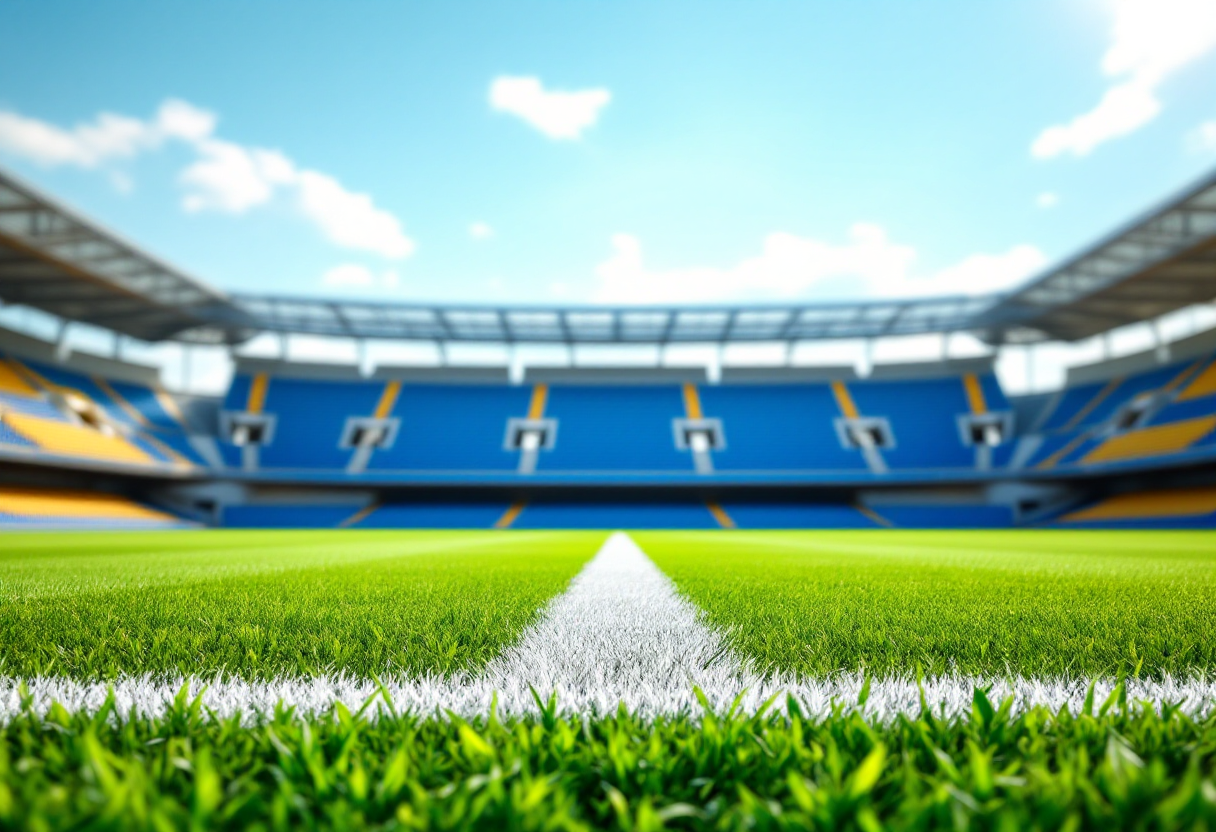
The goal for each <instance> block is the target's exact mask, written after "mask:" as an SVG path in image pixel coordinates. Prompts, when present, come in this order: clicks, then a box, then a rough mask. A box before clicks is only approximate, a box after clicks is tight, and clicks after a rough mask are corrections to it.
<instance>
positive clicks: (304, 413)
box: [223, 373, 1011, 476]
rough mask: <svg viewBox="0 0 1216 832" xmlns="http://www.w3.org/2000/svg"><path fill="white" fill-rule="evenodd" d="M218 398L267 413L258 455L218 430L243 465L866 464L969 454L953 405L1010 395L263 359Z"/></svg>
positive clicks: (955, 381) (959, 386)
mask: <svg viewBox="0 0 1216 832" xmlns="http://www.w3.org/2000/svg"><path fill="white" fill-rule="evenodd" d="M856 401H861V402H863V403H864V407H859V406H858V405H857V404H856V403H855V402H856ZM224 407H225V413H226V416H227V419H228V424H229V425H230V426H231V425H233V424H237V423H241V422H243V421H244V422H248V421H249V420H253V419H256V420H260V423H261V424H263V425H264V430H263V432H262V433H261V434H259V437H258V439H257V442H256V444H257V454H256V462H254V461H253V459H252V455H251V454H249V453H248V451H247V448H248V443H249V441H250V440H249V439H248V437H247V436H245V435H244V434H242V433H240V432H239V430H238V431H237V432H235V433H234V432H231V431H230V432H229V434H228V436H227V437H225V438H226V440H227V441H225V442H224V443H223V447H224V457H225V461H226V463H227V464H228V465H229V467H231V468H234V469H245V470H248V471H254V470H256V471H269V470H272V469H281V470H300V471H330V472H334V473H339V472H341V473H346V474H351V473H362V472H364V471H366V472H369V473H380V474H401V475H407V474H409V473H410V472H413V473H418V472H448V473H451V472H470V473H475V472H498V473H511V472H517V473H521V474H532V473H536V474H546V473H566V474H621V475H644V476H649V475H656V474H657V475H668V476H687V475H691V474H702V475H712V474H714V473H715V472H717V473H731V472H736V473H765V472H784V473H803V474H806V473H814V472H825V473H832V472H844V473H846V474H852V475H858V476H860V475H866V474H884V473H886V472H887V471H888V470H904V471H918V470H941V469H971V470H974V469H976V468H977V467H978V462H977V460H978V456H977V451H976V448H975V445H974V444H972V443H971V442H970V441H969V439H968V435H967V431H966V429H965V424H964V421H961V420H966V419H967V418H968V417H979V416H988V415H991V414H994V413H1000V414H1003V413H1006V412H1007V411H1008V402H1007V400H1006V399H1005V396H1004V394H1003V393H1002V392H1001V390H1000V387H999V385H998V384H997V381H996V378H995V376H992V375H991V373H989V374H987V375H985V376H983V377H977V376H975V375H973V374H969V375H965V376H955V377H948V378H935V379H934V378H931V379H921V380H916V381H872V382H852V383H848V384H846V383H845V382H843V381H834V382H830V383H804V384H780V385H778V384H757V385H751V384H740V385H714V386H703V385H695V384H684V385H679V386H677V385H673V384H647V385H638V384H632V385H631V384H617V385H592V384H583V385H579V384H565V385H557V384H553V385H550V384H537V385H533V386H532V387H521V386H508V385H486V384H431V385H420V384H401V383H399V382H392V381H389V382H366V381H327V380H318V379H297V378H281V377H278V376H270V375H268V374H265V373H260V374H257V375H238V376H237V377H236V379H234V381H233V383H232V385H231V387H230V389H229V391H228V394H227V396H226V397H225V403H224ZM361 419H367V420H376V421H383V422H387V423H391V435H390V434H388V433H386V435H385V437H384V438H385V441H383V442H382V443H380V444H379V445H377V446H376V447H375V448H374V450H373V452H372V453H370V455H368V457H367V458H366V459H365V460H364V461H363V462H362V464H359V465H357V466H354V467H355V468H357V470H353V469H352V465H353V463H354V461H355V457H356V456H357V453H356V452H357V448H356V447H355V443H353V442H352V441H351V427H352V425H353V424H355V422H357V421H358V420H361ZM853 422H857V423H859V424H862V423H867V424H868V423H869V422H874V423H875V424H876V425H877V429H881V434H882V436H880V438H879V440H878V441H877V445H876V446H875V447H873V448H866V447H862V446H861V445H859V444H858V443H857V442H854V441H852V440H851V434H850V433H849V429H848V427H847V424H851V423H853ZM530 426H531V427H530ZM529 430H536V431H538V432H540V433H542V434H543V437H542V438H541V439H537V440H536V442H537V445H536V447H535V448H534V449H533V450H534V451H535V458H534V462H533V463H532V464H525V463H524V462H523V459H524V454H525V451H526V450H527V449H525V448H524V447H523V444H522V440H521V438H520V437H521V436H526V434H527V432H528V431H529ZM697 434H701V435H702V436H703V437H704V442H705V445H704V448H701V449H698V447H697V441H698V436H697ZM1010 439H1011V437H1010V436H1008V435H1001V436H999V437H998V439H997V440H996V441H995V442H994V445H993V447H995V448H996V449H998V450H1000V451H1001V452H1002V456H1000V457H998V458H997V460H996V463H995V464H998V465H999V464H1001V462H1003V460H1004V459H1005V458H1006V457H1007V449H1008V446H1009V444H1010ZM238 443H243V444H238ZM862 444H864V443H862ZM992 464H993V463H991V462H990V463H989V464H987V465H985V466H983V467H991V465H992Z"/></svg>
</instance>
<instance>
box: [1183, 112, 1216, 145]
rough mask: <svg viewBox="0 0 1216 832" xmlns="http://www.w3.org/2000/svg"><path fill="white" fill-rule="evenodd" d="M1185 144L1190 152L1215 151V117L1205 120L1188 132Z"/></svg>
mask: <svg viewBox="0 0 1216 832" xmlns="http://www.w3.org/2000/svg"><path fill="white" fill-rule="evenodd" d="M1186 146H1187V149H1188V150H1190V151H1191V152H1192V153H1216V119H1212V120H1211V121H1205V122H1204V123H1203V124H1201V125H1199V126H1198V127H1196V128H1195V129H1194V130H1192V131H1191V132H1190V133H1188V134H1187V137H1186Z"/></svg>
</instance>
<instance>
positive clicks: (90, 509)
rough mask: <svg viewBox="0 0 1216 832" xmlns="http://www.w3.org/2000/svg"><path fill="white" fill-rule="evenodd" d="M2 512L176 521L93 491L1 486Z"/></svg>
mask: <svg viewBox="0 0 1216 832" xmlns="http://www.w3.org/2000/svg"><path fill="white" fill-rule="evenodd" d="M0 513H2V514H9V515H12V516H15V517H59V518H89V519H106V520H160V521H166V520H168V521H172V520H175V519H176V518H174V517H173V516H172V515H169V514H165V513H164V512H161V511H156V510H155V509H151V508H148V507H146V506H141V505H140V504H139V503H136V502H134V501H132V500H128V499H126V498H125V497H119V496H117V495H114V494H98V493H94V492H90V491H56V490H51V489H40V488H0Z"/></svg>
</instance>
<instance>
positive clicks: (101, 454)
mask: <svg viewBox="0 0 1216 832" xmlns="http://www.w3.org/2000/svg"><path fill="white" fill-rule="evenodd" d="M4 422H5V424H7V425H8V426H9V427H10V428H12V429H13V430H14V431H16V432H17V433H19V434H20V435H21V436H23V437H25V438H26V439H28V440H29V441H30V442H33V443H34V444H35V445H37V446H38V447H39V448H41V449H42V450H44V451H47V452H48V453H52V454H62V455H63V456H81V457H87V458H89V459H104V460H107V461H110V462H126V463H135V464H138V465H148V464H151V463H152V462H153V460H152V458H151V457H150V456H148V454H146V453H145V452H144V451H142V450H140V449H139V448H137V447H135V446H134V445H132V444H131V443H130V442H128V441H127V440H126V439H124V438H123V437H121V436H113V435H107V434H104V433H102V432H101V431H97V430H93V429H92V428H86V427H81V426H80V425H74V424H71V423H70V422H55V421H52V420H50V419H40V418H39V417H37V416H29V415H27V414H24V413H5V414H4Z"/></svg>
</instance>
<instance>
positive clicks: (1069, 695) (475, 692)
mask: <svg viewBox="0 0 1216 832" xmlns="http://www.w3.org/2000/svg"><path fill="white" fill-rule="evenodd" d="M183 684H185V685H187V687H188V689H189V691H190V695H191V696H195V695H198V694H199V693H201V695H202V702H203V705H204V706H205V707H206V708H207V709H209V710H211V711H213V712H214V713H215V714H216V715H218V716H230V715H232V714H236V713H242V714H246V715H251V714H256V713H269V712H271V711H273V710H274V708H275V706H276V705H278V704H280V703H282V704H284V705H287V706H294V707H295V708H296V711H297V713H299V714H301V715H306V714H315V713H320V712H324V711H327V710H329V709H330V708H332V707H333V705H334V703H336V702H341V703H343V704H344V705H345V706H346V707H347V708H350V709H351V710H356V709H358V708H360V707H361V706H362V705H363V704H364V703H366V702H367V701H368V700H370V699H371V698H372V697H374V696H377V694H379V695H380V700H378V702H377V704H376V705H375V706H374V707H375V708H377V709H378V708H381V707H386V706H385V704H384V702H383V699H384V697H385V696H387V698H389V699H391V701H392V703H393V707H394V708H395V709H396V710H397V711H399V712H400V711H406V710H409V711H412V712H415V713H420V714H440V715H442V714H443V713H445V712H446V711H449V710H450V711H452V712H454V713H457V714H460V715H462V716H467V717H474V716H478V715H484V714H486V713H488V712H489V710H490V707H491V704H492V703H494V702H496V703H497V709H498V713H499V714H500V715H503V716H521V715H527V714H534V713H536V712H538V710H539V708H538V705H537V703H536V700H535V697H534V696H533V693H532V691H533V689H535V690H536V691H537V692H539V693H540V695H541V697H542V698H544V699H548V697H549V696H550V695H556V697H557V700H556V701H557V707H558V710H559V712H561V713H567V714H587V715H593V714H611V713H614V712H615V711H616V710H617V708H618V707H619V706H620V705H622V704H623V705H624V706H625V707H626V708H627V709H628V710H629V711H631V712H633V713H635V714H638V715H641V716H644V717H651V718H652V717H656V716H660V715H676V714H682V713H690V714H697V713H700V712H701V705H700V704H699V703H698V701H697V698H696V694H695V692H694V687H695V688H699V689H700V690H701V691H702V692H703V694H704V696H705V698H706V699H707V700H708V702H709V703H710V706H711V707H712V708H713V709H714V710H715V711H717V712H725V711H726V710H728V709H729V708H730V707H731V705H732V703H733V702H734V701H735V700H736V698H737V697H738V698H739V707H740V710H742V711H743V712H755V711H756V710H757V709H758V708H759V707H760V706H761V704H762V703H763V702H764V701H765V700H767V699H768V698H769V697H770V696H773V695H774V694H778V695H779V696H778V700H777V702H776V703H775V707H776V708H778V709H779V710H783V709H784V708H785V705H786V696H785V695H786V694H789V695H790V696H792V697H794V698H795V699H796V700H797V701H798V702H799V705H800V707H801V709H802V711H803V713H805V714H808V715H822V714H825V713H828V712H830V711H831V710H832V708H833V707H834V706H837V705H845V706H846V707H849V708H856V706H857V702H858V699H859V695H860V691H861V689H862V687H863V685H864V684H865V679H864V677H863V676H861V675H860V674H842V675H838V676H833V677H831V678H828V679H795V678H792V677H790V678H782V677H777V676H772V675H762V674H760V673H757V672H755V671H754V670H753V669H752V668H751V667H750V666H749V665H748V663H747V662H746V661H744V660H742V659H741V658H740V657H738V656H737V655H736V654H735V653H734V652H733V651H731V650H730V649H729V648H728V646H727V643H726V639H725V637H724V635H723V634H722V633H721V632H719V631H718V630H716V629H714V628H712V627H711V626H709V625H708V624H707V623H706V621H705V618H704V615H703V613H702V612H701V611H700V610H699V609H698V608H697V607H696V606H694V605H693V604H691V603H690V602H689V601H687V600H685V599H684V598H683V597H681V596H680V595H679V594H678V593H677V592H676V590H675V588H674V587H673V586H672V584H671V581H669V580H668V579H667V577H666V576H665V575H663V573H662V572H660V571H659V569H658V568H657V567H656V566H655V565H654V564H653V563H652V562H651V561H650V559H649V558H647V557H646V555H645V554H644V553H643V552H642V551H641V550H640V549H639V548H638V547H637V546H636V545H635V544H634V542H633V541H632V540H631V539H630V538H629V537H628V536H627V535H625V534H621V533H617V534H614V535H612V536H611V537H610V538H609V539H608V540H607V542H606V543H605V544H604V546H603V548H602V549H601V550H600V552H599V553H598V554H597V555H596V556H595V557H594V558H593V559H592V560H591V561H590V562H589V563H588V564H587V566H586V567H584V569H583V571H582V572H580V573H579V575H578V576H577V577H575V579H574V580H573V581H572V582H571V584H570V587H569V589H568V590H567V591H566V592H565V593H564V594H562V595H560V596H558V597H557V598H555V599H554V600H553V601H552V602H551V603H550V604H549V606H548V607H547V608H546V609H545V610H544V611H543V612H542V613H541V615H540V617H539V619H538V620H537V621H536V623H535V624H533V625H532V626H531V627H529V628H527V629H526V630H525V631H524V633H523V634H522V635H521V637H520V640H519V642H518V643H516V644H515V645H513V646H512V647H510V648H508V649H507V650H506V651H505V652H504V653H503V654H502V655H501V656H499V657H498V658H496V659H495V660H493V661H492V662H491V663H490V664H489V665H488V666H487V667H486V668H485V670H484V671H483V672H482V673H481V674H480V675H478V676H476V677H473V676H469V675H458V676H449V677H432V678H423V679H395V680H385V682H384V685H383V688H381V687H380V686H379V685H377V683H376V682H374V681H371V680H361V679H352V678H348V677H318V678H285V679H281V680H275V681H269V682H265V681H262V682H247V681H243V680H239V679H216V680H205V679H201V678H197V677H195V678H190V679H177V680H171V681H164V680H159V681H158V680H154V679H152V678H150V677H125V678H121V679H118V680H116V681H114V682H112V683H98V682H76V681H72V680H70V679H64V678H57V677H39V678H34V679H28V680H26V681H25V689H26V691H27V695H28V696H30V697H32V707H33V708H34V709H35V710H38V711H40V712H45V711H46V709H48V708H49V707H50V705H51V703H52V702H59V703H60V704H62V705H63V706H64V707H66V708H67V709H68V710H76V709H84V710H88V711H94V710H96V709H97V708H99V707H100V706H101V705H102V703H103V702H104V701H105V699H106V696H107V695H108V693H109V691H110V690H111V689H112V690H113V693H114V697H115V704H116V706H117V709H118V711H119V713H120V714H123V715H125V714H128V713H130V712H131V711H132V710H134V711H135V712H136V713H138V714H142V715H149V716H155V715H159V714H162V713H164V712H165V710H166V709H167V708H168V707H169V705H170V703H171V702H172V700H173V698H174V696H175V695H176V693H177V692H178V690H179V689H180V688H181V687H182V685H183ZM20 686H21V681H20V680H18V679H15V678H0V720H4V721H7V720H9V719H11V718H13V717H14V716H16V715H17V714H18V713H20V711H21V708H22V702H21V699H22V696H21V687H20ZM977 687H984V688H989V687H990V688H991V691H990V693H989V698H990V699H991V701H992V702H993V703H994V704H996V703H997V702H999V701H1000V700H1001V699H1003V698H1004V697H1005V696H1007V695H1011V694H1012V695H1013V696H1014V698H1015V701H1014V707H1015V710H1018V711H1021V710H1025V709H1027V708H1029V707H1032V706H1035V705H1044V706H1047V707H1049V708H1051V709H1052V710H1058V709H1059V708H1061V707H1067V708H1069V709H1070V710H1072V711H1073V712H1074V713H1076V712H1079V711H1080V709H1081V707H1082V705H1083V702H1084V700H1085V696H1086V692H1087V688H1088V682H1086V681H1083V680H1069V679H1033V678H1017V677H1014V678H978V677H966V676H950V677H937V678H931V679H926V680H924V682H923V683H922V685H920V686H918V685H917V683H916V682H915V681H914V680H912V679H908V678H889V679H882V680H874V681H873V682H872V683H871V687H870V692H869V697H868V699H867V701H866V703H865V706H864V707H863V708H862V712H863V713H864V714H866V715H867V716H871V717H873V718H876V719H890V718H893V717H894V716H896V715H898V714H901V713H902V714H916V713H919V712H920V709H921V693H922V690H923V693H924V698H925V701H926V702H927V703H928V704H929V706H930V707H931V708H932V709H933V710H934V711H935V712H940V713H945V714H948V715H953V714H965V713H968V712H969V711H970V709H971V704H972V698H973V695H974V691H975V689H976V688H977ZM1113 688H1114V682H1113V681H1106V682H1099V683H1098V684H1097V686H1096V690H1095V699H1096V702H1097V703H1098V704H1101V703H1102V701H1103V700H1104V699H1105V698H1106V696H1107V694H1108V693H1109V692H1110V691H1111V690H1112V689H1113ZM1127 698H1128V700H1129V701H1137V700H1148V701H1151V702H1154V703H1156V704H1158V705H1160V704H1161V703H1165V702H1171V703H1182V708H1183V710H1184V711H1186V712H1188V713H1206V712H1208V711H1210V710H1211V709H1212V708H1213V705H1214V703H1216V679H1207V678H1202V677H1201V678H1194V679H1187V680H1174V679H1168V678H1167V679H1165V680H1163V681H1161V682H1151V681H1142V680H1131V681H1129V682H1128V688H1127Z"/></svg>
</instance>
